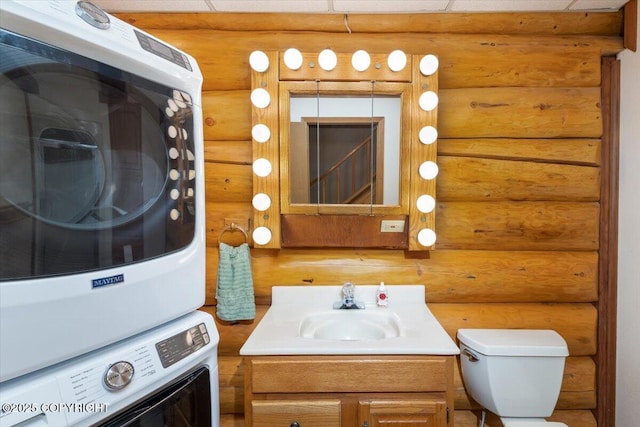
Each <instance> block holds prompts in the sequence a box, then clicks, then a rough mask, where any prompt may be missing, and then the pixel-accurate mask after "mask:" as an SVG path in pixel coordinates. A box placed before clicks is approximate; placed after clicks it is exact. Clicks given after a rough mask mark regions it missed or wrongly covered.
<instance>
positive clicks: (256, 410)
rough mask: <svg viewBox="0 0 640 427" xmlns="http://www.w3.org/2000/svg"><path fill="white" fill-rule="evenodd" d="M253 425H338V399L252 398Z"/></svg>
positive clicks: (336, 426) (314, 426)
mask: <svg viewBox="0 0 640 427" xmlns="http://www.w3.org/2000/svg"><path fill="white" fill-rule="evenodd" d="M251 410H252V411H253V427H340V400H337V399H328V400H254V401H252V402H251Z"/></svg>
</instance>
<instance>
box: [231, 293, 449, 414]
mask: <svg viewBox="0 0 640 427" xmlns="http://www.w3.org/2000/svg"><path fill="white" fill-rule="evenodd" d="M375 292H376V287H375V286H358V287H357V288H356V292H355V298H356V300H357V301H359V302H360V303H361V304H362V305H364V307H365V308H364V309H362V310H334V309H333V306H334V304H335V303H336V300H339V299H340V298H341V287H340V286H292V287H274V288H273V293H272V295H273V300H272V306H271V308H270V309H269V311H268V312H267V314H266V315H265V317H264V318H263V319H262V321H261V322H260V323H259V324H258V326H257V327H256V329H255V330H254V332H253V333H252V335H251V336H250V337H249V339H248V340H247V342H246V343H245V344H244V346H243V347H242V349H241V350H240V354H241V355H243V356H244V363H245V425H246V426H254V427H258V426H260V427H267V426H269V427H274V426H284V427H290V426H291V427H333V426H336V427H337V426H344V427H353V426H358V427H361V426H366V427H374V426H383V425H388V424H395V425H411V426H425V427H426V426H430V427H431V426H443V427H444V426H448V427H452V426H453V372H454V371H453V369H454V363H455V360H456V358H455V356H456V355H457V354H459V350H458V347H457V346H456V345H455V343H454V342H453V340H452V339H451V338H450V337H449V335H448V334H447V333H446V332H445V331H444V329H443V328H442V326H441V325H440V324H439V323H438V322H437V320H436V319H435V317H433V315H432V314H431V312H430V311H429V309H428V308H427V306H426V304H425V302H424V301H425V294H424V287H423V286H404V285H403V286H390V287H389V306H388V307H377V306H376V305H375Z"/></svg>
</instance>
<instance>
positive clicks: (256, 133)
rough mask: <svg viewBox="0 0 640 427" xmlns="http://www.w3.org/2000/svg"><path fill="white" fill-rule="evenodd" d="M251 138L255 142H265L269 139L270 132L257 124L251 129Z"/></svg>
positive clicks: (265, 126) (262, 125)
mask: <svg viewBox="0 0 640 427" xmlns="http://www.w3.org/2000/svg"><path fill="white" fill-rule="evenodd" d="M251 136H252V137H253V139H254V140H255V141H256V142H260V143H263V142H267V141H268V140H269V138H271V131H270V130H269V127H268V126H267V125H264V124H262V123H259V124H257V125H255V126H254V127H253V128H252V129H251Z"/></svg>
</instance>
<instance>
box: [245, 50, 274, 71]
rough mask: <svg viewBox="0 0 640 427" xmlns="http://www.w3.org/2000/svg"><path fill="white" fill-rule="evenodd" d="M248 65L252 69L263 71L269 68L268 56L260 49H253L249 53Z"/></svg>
mask: <svg viewBox="0 0 640 427" xmlns="http://www.w3.org/2000/svg"><path fill="white" fill-rule="evenodd" d="M249 65H251V68H252V69H253V70H254V71H257V72H258V73H264V72H265V71H267V70H268V69H269V57H268V56H267V54H266V53H264V52H263V51H261V50H254V51H253V52H251V55H249Z"/></svg>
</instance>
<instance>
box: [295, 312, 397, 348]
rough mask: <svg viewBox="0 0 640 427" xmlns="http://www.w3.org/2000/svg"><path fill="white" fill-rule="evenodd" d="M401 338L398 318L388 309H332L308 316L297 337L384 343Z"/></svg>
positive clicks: (304, 319)
mask: <svg viewBox="0 0 640 427" xmlns="http://www.w3.org/2000/svg"><path fill="white" fill-rule="evenodd" d="M401 335H402V327H401V323H400V318H399V317H398V315H397V314H396V313H394V312H393V311H390V310H386V309H383V310H375V311H372V310H333V311H329V312H322V313H314V314H310V315H308V316H306V317H304V318H303V319H302V321H301V322H300V336H301V337H302V338H313V339H323V340H341V341H365V340H384V339H388V338H396V337H399V336H401Z"/></svg>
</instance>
